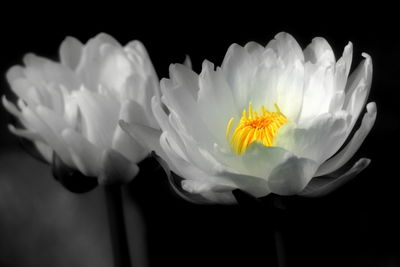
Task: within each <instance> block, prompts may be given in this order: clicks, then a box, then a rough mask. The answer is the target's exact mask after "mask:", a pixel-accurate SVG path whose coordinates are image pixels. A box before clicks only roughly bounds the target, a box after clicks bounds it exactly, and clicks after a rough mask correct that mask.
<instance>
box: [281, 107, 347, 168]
mask: <svg viewBox="0 0 400 267" xmlns="http://www.w3.org/2000/svg"><path fill="white" fill-rule="evenodd" d="M349 120H350V117H349V115H348V114H346V113H345V112H338V113H337V114H329V113H326V114H322V115H320V116H318V117H316V118H314V119H313V120H312V121H310V122H309V125H298V126H296V125H293V124H290V123H287V124H286V125H284V126H283V127H282V128H281V129H280V130H279V132H278V134H277V136H276V139H275V145H276V146H279V147H282V148H284V149H286V150H288V151H291V152H293V153H294V154H295V155H296V156H298V157H305V158H309V159H312V160H314V161H316V162H318V163H322V162H324V161H325V160H326V159H327V158H329V157H330V156H332V154H333V153H335V152H336V151H337V150H338V149H339V148H340V146H341V145H342V144H343V142H344V141H345V138H346V130H347V126H348V124H349ZM293 126H294V127H293Z"/></svg>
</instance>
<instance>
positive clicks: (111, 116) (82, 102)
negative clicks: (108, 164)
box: [76, 88, 120, 148]
mask: <svg viewBox="0 0 400 267" xmlns="http://www.w3.org/2000/svg"><path fill="white" fill-rule="evenodd" d="M76 100H77V102H78V105H79V109H80V111H81V114H82V119H83V125H84V129H85V131H84V133H85V136H87V138H88V140H89V141H90V142H92V143H93V144H96V145H97V146H100V147H102V148H108V147H110V145H111V142H112V138H113V135H114V131H115V129H116V127H117V125H118V115H119V110H120V104H119V103H118V102H117V101H116V100H114V99H112V98H110V97H106V96H103V95H100V94H98V93H94V92H91V91H89V90H86V89H85V88H82V89H81V90H80V91H78V92H76Z"/></svg>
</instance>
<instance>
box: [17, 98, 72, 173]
mask: <svg viewBox="0 0 400 267" xmlns="http://www.w3.org/2000/svg"><path fill="white" fill-rule="evenodd" d="M21 107H22V114H23V117H24V120H25V121H26V122H27V129H29V130H31V131H34V132H36V133H38V134H39V135H40V136H41V137H42V138H43V140H44V141H45V142H46V144H47V145H49V146H50V147H52V148H53V149H54V151H55V152H56V153H57V154H58V155H59V157H60V158H61V159H62V160H63V162H65V163H66V164H69V165H71V164H72V162H71V157H70V154H69V153H68V150H67V148H66V145H65V143H64V141H63V140H62V138H61V137H60V135H58V134H56V132H55V131H54V130H53V129H52V128H51V127H50V126H49V125H48V124H47V123H46V121H45V120H44V119H43V118H41V117H40V116H39V115H38V114H37V113H36V112H34V111H32V110H31V109H30V108H29V107H26V106H21Z"/></svg>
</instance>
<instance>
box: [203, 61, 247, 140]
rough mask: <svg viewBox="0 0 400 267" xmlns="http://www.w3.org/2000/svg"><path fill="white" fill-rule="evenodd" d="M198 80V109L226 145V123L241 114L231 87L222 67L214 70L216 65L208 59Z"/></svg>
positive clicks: (217, 138)
mask: <svg viewBox="0 0 400 267" xmlns="http://www.w3.org/2000/svg"><path fill="white" fill-rule="evenodd" d="M198 80H199V87H200V90H199V92H198V98H197V105H198V106H197V108H198V111H199V113H200V115H201V117H202V119H203V121H204V123H205V124H206V125H207V126H208V128H209V129H210V132H212V133H213V136H214V137H215V138H216V140H218V143H219V144H220V145H221V146H226V145H227V141H226V137H225V130H226V125H227V123H228V121H229V120H230V118H232V117H236V116H239V115H240V112H238V111H239V110H238V109H237V108H236V106H235V104H234V100H233V96H232V92H231V89H230V88H229V86H228V84H227V82H226V80H225V78H224V76H223V73H222V71H221V69H220V68H217V70H215V71H214V65H213V64H212V63H211V62H209V61H206V60H205V61H204V62H203V67H202V72H201V74H200V75H199V79H198Z"/></svg>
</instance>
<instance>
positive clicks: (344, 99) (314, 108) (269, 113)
mask: <svg viewBox="0 0 400 267" xmlns="http://www.w3.org/2000/svg"><path fill="white" fill-rule="evenodd" d="M363 57H364V58H365V59H364V60H363V61H362V62H361V63H360V65H359V66H358V67H357V68H356V69H355V70H354V71H353V73H352V74H351V75H349V72H350V66H351V61H352V44H351V43H349V44H348V45H347V46H346V47H345V48H344V52H343V55H342V57H341V58H340V59H339V60H337V61H336V59H335V56H334V53H333V51H332V48H331V47H330V45H329V44H328V42H327V41H326V40H325V39H323V38H315V39H313V40H312V42H311V43H310V44H309V45H308V46H307V47H306V48H305V49H304V50H302V49H301V47H300V46H299V44H298V43H297V42H296V40H295V39H294V38H293V37H292V36H291V35H289V34H287V33H279V34H277V35H276V37H275V39H273V40H272V41H270V42H269V43H268V44H267V45H266V46H265V47H263V46H261V45H260V44H258V43H255V42H250V43H248V44H246V45H245V46H244V47H242V46H240V45H237V44H233V45H232V46H231V47H230V48H229V49H228V51H227V53H226V56H225V58H224V60H223V63H222V66H221V67H217V68H215V67H214V65H213V64H212V63H211V62H209V61H207V60H206V61H204V62H203V65H202V71H201V73H200V74H197V73H195V72H194V71H192V69H190V68H189V67H187V66H184V65H181V64H174V65H171V66H170V78H169V79H162V81H161V92H162V97H161V98H160V97H157V96H156V97H153V99H152V109H153V112H154V115H155V117H156V119H157V121H158V123H159V125H160V127H161V131H159V130H157V129H152V128H151V127H139V125H132V124H129V123H124V122H121V125H122V126H123V128H124V129H125V130H126V131H127V132H129V133H130V134H131V136H133V137H136V138H139V139H141V140H142V141H143V143H146V144H147V146H148V147H149V149H152V150H154V151H156V153H157V154H158V155H159V156H160V157H161V158H163V159H164V160H165V162H166V163H167V164H168V165H169V168H170V169H171V170H172V171H173V172H174V173H176V174H177V175H179V176H180V177H182V178H183V181H182V184H181V186H182V188H183V189H184V190H186V191H187V192H189V193H190V194H192V195H193V196H194V195H196V196H200V197H201V199H202V200H203V201H204V202H212V203H215V202H219V203H232V202H235V199H234V197H233V194H232V191H233V190H234V189H241V190H242V191H245V192H246V193H248V194H251V195H252V196H254V197H263V196H266V195H268V194H270V193H275V194H278V195H294V194H301V195H306V196H318V195H323V194H326V193H328V192H329V191H331V190H333V189H334V188H336V187H337V186H339V185H340V184H341V183H343V182H345V181H347V180H349V179H350V178H352V177H354V176H355V175H356V174H357V173H359V172H360V171H361V170H362V169H364V168H365V167H366V166H367V165H368V164H369V159H366V158H362V159H360V160H359V161H357V162H356V163H355V164H354V165H353V167H351V168H350V169H348V170H347V171H345V172H344V173H343V174H341V175H339V176H337V175H336V176H333V177H332V176H331V177H330V178H327V177H326V176H327V175H328V174H332V173H333V172H335V171H336V170H338V169H339V168H341V167H342V166H343V165H344V164H345V163H346V162H348V161H349V159H350V158H352V156H353V155H354V153H355V152H356V151H357V150H358V148H359V147H360V145H361V143H362V142H363V140H364V139H365V137H366V136H367V134H368V133H369V131H370V130H371V128H372V126H373V124H374V122H375V118H376V105H375V103H369V104H367V105H366V113H365V115H364V117H363V119H362V123H361V126H360V127H359V129H358V130H357V131H356V132H355V133H354V134H352V135H351V133H352V129H353V127H354V125H355V123H356V121H357V119H358V117H359V115H360V113H361V112H362V109H363V107H364V106H365V103H366V99H367V96H368V92H369V90H370V86H371V79H372V61H371V58H370V56H369V55H367V54H365V53H363ZM154 140H157V141H154ZM346 140H349V141H348V142H347V143H345V142H346ZM344 144H345V145H344ZM343 145H344V146H343ZM342 146H343V147H342ZM313 178H314V179H313ZM197 199H198V198H197Z"/></svg>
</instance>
